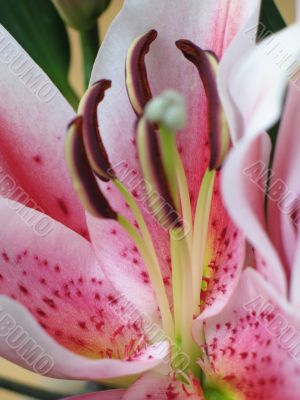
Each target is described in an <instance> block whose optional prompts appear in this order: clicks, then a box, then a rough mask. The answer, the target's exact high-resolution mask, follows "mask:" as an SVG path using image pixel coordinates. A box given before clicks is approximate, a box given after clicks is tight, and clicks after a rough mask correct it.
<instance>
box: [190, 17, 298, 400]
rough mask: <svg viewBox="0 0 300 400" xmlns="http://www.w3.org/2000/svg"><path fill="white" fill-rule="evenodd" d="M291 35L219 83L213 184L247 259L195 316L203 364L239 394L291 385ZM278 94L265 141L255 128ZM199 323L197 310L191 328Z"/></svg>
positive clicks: (264, 46) (294, 182)
mask: <svg viewBox="0 0 300 400" xmlns="http://www.w3.org/2000/svg"><path fill="white" fill-rule="evenodd" d="M245 33H246V34H245V38H246V37H247V32H245ZM299 35H300V26H299V23H296V24H295V25H293V26H291V27H289V28H287V29H284V30H282V31H281V32H279V33H277V34H276V35H273V36H271V37H269V38H266V39H265V40H264V41H262V42H261V43H260V44H259V45H258V46H256V47H255V48H253V49H252V50H250V51H249V52H248V53H247V54H245V55H244V57H243V59H241V60H240V61H239V62H238V63H237V65H236V66H235V67H234V68H233V69H232V73H231V74H230V75H229V76H228V80H227V92H226V91H224V92H223V94H224V96H223V106H224V108H225V110H226V109H227V110H228V109H231V110H233V111H234V112H232V113H231V116H232V118H231V121H230V125H231V127H232V129H231V133H232V135H233V138H234V140H236V145H235V147H234V149H233V150H232V151H231V154H230V155H229V156H228V159H227V162H226V164H225V166H224V169H223V177H222V179H223V182H222V192H223V196H224V201H225V204H226V206H227V209H228V211H229V213H230V215H231V217H232V218H233V220H234V221H235V222H236V224H237V226H239V227H240V228H241V229H242V231H243V232H244V233H245V236H246V238H247V240H248V241H249V244H250V246H249V252H248V253H249V254H248V258H247V266H249V268H248V269H246V270H245V271H244V272H243V274H242V278H241V281H240V283H239V285H238V288H237V290H236V291H235V293H234V295H233V296H232V297H231V299H230V301H229V302H228V303H227V304H226V306H225V307H224V309H223V310H222V313H220V314H219V315H217V316H213V317H212V318H208V319H207V320H206V321H205V323H206V325H205V337H206V346H207V357H208V360H207V363H206V365H208V367H207V374H209V370H210V373H211V374H212V375H213V376H218V377H219V378H220V379H222V380H225V381H227V382H230V385H231V386H232V387H235V388H236V389H237V390H239V391H240V392H242V393H243V394H244V395H245V398H246V399H249V400H250V399H268V398H272V399H276V400H279V399H283V398H284V399H287V400H296V399H298V398H299V393H300V386H299V374H300V365H299V346H300V340H299V338H300V335H299V332H300V313H299V271H300V270H299V267H300V264H299V254H300V253H299V243H300V242H299V193H300V186H299V151H300V141H299V135H298V132H299V122H300V121H299V112H298V109H299V106H300V95H299V75H298V73H297V71H298V69H299V62H298V61H297V60H298V57H299V54H300V51H299V50H300V49H299V41H298V38H299ZM288 81H289V85H288V93H287V97H286V98H285V92H286V89H287V82H288ZM283 103H284V106H283V112H282V116H281V121H280V125H279V131H278V137H277V141H276V145H275V147H274V143H273V145H272V144H271V141H270V138H269V135H268V134H267V133H266V132H265V131H266V130H267V129H269V128H271V127H272V126H273V125H274V124H275V123H276V122H277V121H278V119H279V117H280V115H281V110H282V104H283ZM227 115H229V114H228V113H227ZM238 139H239V140H238ZM197 325H198V326H197ZM201 326H202V321H201V320H200V319H199V320H198V322H197V323H196V326H195V327H194V329H195V332H194V333H195V337H196V336H197V334H198V336H199V335H200V333H201V331H200V332H199V330H200V329H201Z"/></svg>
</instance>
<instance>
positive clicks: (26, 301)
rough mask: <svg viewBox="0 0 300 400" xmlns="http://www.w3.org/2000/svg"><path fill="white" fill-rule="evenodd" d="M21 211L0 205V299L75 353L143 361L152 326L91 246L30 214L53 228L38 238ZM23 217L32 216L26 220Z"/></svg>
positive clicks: (58, 225) (39, 216)
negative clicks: (19, 305)
mask: <svg viewBox="0 0 300 400" xmlns="http://www.w3.org/2000/svg"><path fill="white" fill-rule="evenodd" d="M17 206H18V204H17V203H15V202H13V201H10V202H9V203H8V201H7V200H5V199H2V200H1V202H0V214H1V222H2V224H3V226H5V227H6V228H5V230H2V231H1V233H0V242H1V245H0V257H1V259H0V293H1V294H2V295H6V296H8V297H10V298H12V299H15V300H17V301H18V302H19V303H22V304H23V305H24V306H25V307H26V308H27V309H28V310H29V311H30V313H31V314H32V316H33V317H34V318H35V320H37V322H38V323H39V324H40V325H41V326H42V328H43V329H44V330H46V331H47V332H48V334H49V335H50V336H51V337H52V338H54V339H55V341H56V342H58V343H60V344H61V345H62V346H64V347H66V348H67V349H69V350H71V351H74V352H75V353H78V354H81V355H84V356H87V357H92V358H116V359H123V360H128V362H129V361H130V360H135V359H136V358H137V359H138V358H139V357H142V354H144V353H145V352H147V351H148V350H147V349H148V338H147V334H146V332H145V329H144V328H145V327H146V326H148V328H149V324H151V323H153V321H151V320H150V317H149V318H148V319H146V318H145V317H144V314H142V313H141V311H139V310H138V309H137V308H134V307H133V305H132V304H131V302H129V301H128V299H127V298H126V297H125V296H121V295H120V293H119V292H118V291H116V289H115V288H114V287H113V285H112V284H111V283H110V281H108V280H107V278H106V277H105V275H104V274H103V272H102V269H101V266H100V265H99V264H98V262H97V260H96V257H95V255H94V253H93V251H92V248H91V245H90V243H89V242H88V241H87V240H85V239H83V238H82V237H81V236H80V235H78V234H76V233H75V232H73V231H72V230H70V229H68V228H66V227H64V226H63V225H61V224H60V223H58V222H56V221H54V220H51V219H50V218H49V217H45V216H43V215H42V214H40V213H38V212H36V211H32V210H31V212H32V214H31V217H32V218H35V220H36V221H38V220H40V221H45V219H44V220H42V219H41V218H46V219H47V220H48V224H49V226H50V228H51V229H48V231H47V232H44V233H45V234H44V235H43V236H39V235H38V233H39V231H38V230H37V229H36V227H37V225H35V226H30V225H28V218H27V219H24V217H23V219H22V218H21V216H20V215H21V213H20V211H14V209H13V208H16V207H17ZM25 211H30V210H28V209H24V210H23V213H22V215H23V216H24V214H25ZM145 308H146V307H145ZM31 319H32V318H31ZM108 373H111V371H110V372H108ZM114 373H115V374H117V375H118V374H119V371H115V372H114ZM120 373H121V374H124V373H123V372H120Z"/></svg>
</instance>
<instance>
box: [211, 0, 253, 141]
mask: <svg viewBox="0 0 300 400" xmlns="http://www.w3.org/2000/svg"><path fill="white" fill-rule="evenodd" d="M254 3H255V2H254ZM259 13H260V1H257V2H256V6H255V4H253V11H252V14H249V19H248V20H247V22H246V24H245V25H244V27H243V29H241V30H240V31H239V32H238V34H237V35H236V36H235V37H234V39H233V40H232V42H231V44H230V46H229V48H228V50H227V51H226V52H225V54H224V56H223V58H222V60H221V63H220V67H219V71H218V88H219V94H220V98H221V101H222V105H223V108H224V110H225V114H226V118H227V122H228V125H229V128H230V135H231V139H232V141H233V142H236V141H237V139H238V138H239V137H240V136H241V135H242V132H243V121H242V119H241V115H240V112H239V109H238V103H236V102H235V101H233V99H232V97H231V93H230V85H229V81H230V79H229V78H230V75H231V72H232V69H233V68H234V66H235V65H236V63H237V60H242V59H243V57H244V56H245V55H246V54H247V53H248V52H249V50H251V48H253V47H254V45H255V39H256V30H257V26H258V19H259Z"/></svg>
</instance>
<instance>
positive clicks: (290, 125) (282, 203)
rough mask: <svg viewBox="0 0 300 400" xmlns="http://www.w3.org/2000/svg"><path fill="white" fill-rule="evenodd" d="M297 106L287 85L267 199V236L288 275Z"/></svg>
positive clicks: (294, 224)
mask: <svg viewBox="0 0 300 400" xmlns="http://www.w3.org/2000/svg"><path fill="white" fill-rule="evenodd" d="M299 106H300V95H299V90H298V89H297V88H296V87H294V86H293V85H290V87H289V92H288V96H287V100H286V103H285V106H284V111H283V117H282V120H281V124H280V129H279V133H278V138H277V142H276V147H275V155H274V161H273V165H272V173H273V176H272V179H271V181H270V195H269V201H268V227H269V233H270V237H271V239H272V241H273V243H274V245H275V246H276V248H277V249H278V251H279V254H280V256H281V259H282V260H283V262H284V264H285V267H286V270H287V272H288V274H289V273H290V271H291V269H292V267H293V263H294V257H295V251H296V246H297V236H298V232H299V211H298V210H299V207H300V197H299V196H300V187H299V174H298V173H297V171H299V167H300V165H299V150H300V148H299V135H297V132H298V129H299V127H300V118H299V115H298V114H299V113H298V109H299Z"/></svg>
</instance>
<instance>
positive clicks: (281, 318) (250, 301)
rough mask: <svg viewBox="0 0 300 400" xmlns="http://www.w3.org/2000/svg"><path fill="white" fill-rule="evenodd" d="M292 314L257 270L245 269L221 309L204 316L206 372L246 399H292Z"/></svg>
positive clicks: (295, 332) (295, 377) (295, 371)
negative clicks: (235, 288) (206, 355)
mask: <svg viewBox="0 0 300 400" xmlns="http://www.w3.org/2000/svg"><path fill="white" fill-rule="evenodd" d="M297 315H298V313H297V310H296V309H295V308H293V307H291V306H290V305H289V304H288V303H287V301H286V300H284V299H283V298H281V297H278V293H277V292H276V291H275V290H274V289H273V288H272V287H271V286H270V285H268V284H267V283H266V282H265V281H264V279H263V278H262V277H261V276H260V275H259V274H258V273H257V272H255V271H254V270H253V269H248V270H246V271H245V272H244V274H243V277H242V280H241V282H240V285H239V287H238V289H237V290H236V291H235V293H234V295H233V296H232V298H231V299H230V301H229V303H228V304H227V305H226V307H225V308H224V309H223V310H222V313H220V314H219V315H217V316H215V317H212V318H209V319H207V320H206V323H205V337H206V343H207V346H206V352H207V354H208V360H209V361H208V362H207V363H206V366H207V370H206V372H207V374H208V375H209V376H210V378H211V379H221V380H224V381H225V382H227V383H228V384H229V385H230V386H232V387H233V388H236V389H237V390H238V391H240V392H242V393H243V394H244V396H245V399H246V400H252V399H254V398H260V399H267V398H272V399H274V400H281V399H283V398H284V399H289V400H296V399H297V398H298V396H299V395H298V394H299V390H300V386H299V385H300V383H299V373H300V367H299V361H298V358H297V357H299V355H298V348H299V330H300V319H299V316H297ZM194 333H196V330H195V332H194ZM278 371H280V373H278Z"/></svg>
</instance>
